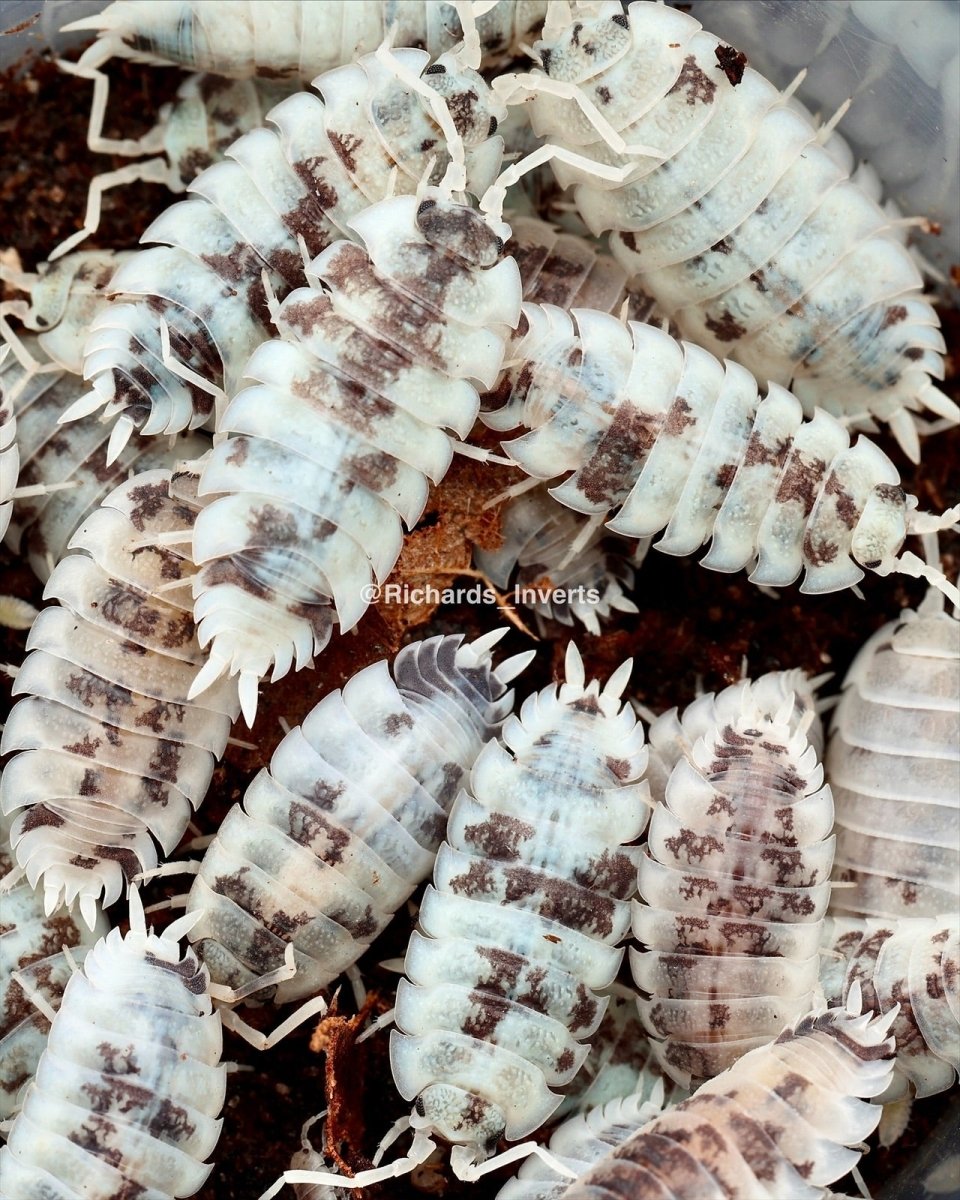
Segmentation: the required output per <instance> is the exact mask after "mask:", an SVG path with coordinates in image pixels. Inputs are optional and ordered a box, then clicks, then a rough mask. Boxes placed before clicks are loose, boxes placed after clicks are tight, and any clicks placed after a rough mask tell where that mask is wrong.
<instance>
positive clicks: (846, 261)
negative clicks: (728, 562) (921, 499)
mask: <svg viewBox="0 0 960 1200" xmlns="http://www.w3.org/2000/svg"><path fill="white" fill-rule="evenodd" d="M724 49H725V48H724V46H723V43H722V42H721V41H720V40H719V39H718V38H716V37H715V36H714V35H712V34H709V33H707V32H706V31H705V30H703V29H701V27H700V24H699V22H697V21H696V20H694V19H693V18H692V17H691V16H689V15H688V14H687V13H684V12H680V11H678V10H676V9H674V8H670V7H666V6H664V5H660V4H654V3H645V2H642V0H637V2H636V3H633V4H631V5H630V7H629V9H628V11H627V13H624V11H623V8H622V6H621V4H620V3H619V2H618V0H609V2H607V3H604V4H601V5H599V6H597V7H596V8H595V9H594V11H593V12H588V13H583V14H575V15H574V14H571V13H570V11H569V9H566V10H562V9H560V8H558V9H557V10H556V15H555V17H554V19H553V20H552V21H548V25H547V28H546V29H545V40H544V41H542V42H538V43H537V45H536V51H537V53H538V54H539V55H540V59H541V63H542V70H540V71H535V72H533V73H532V74H531V75H529V76H525V77H520V79H519V80H515V81H514V83H513V84H512V85H511V84H509V83H507V85H506V90H507V93H508V94H509V92H510V91H511V90H515V89H516V88H517V87H520V88H522V89H523V90H525V91H532V92H533V93H534V100H533V103H532V105H531V121H532V123H533V126H534V129H535V131H536V132H537V133H538V134H539V135H542V136H545V137H546V138H547V140H548V142H549V143H550V144H551V145H553V146H556V147H557V148H558V154H557V157H556V159H555V161H554V170H555V173H556V175H557V178H558V181H559V183H560V184H561V186H564V187H565V186H567V185H569V184H576V187H575V190H574V199H575V202H576V204H577V207H578V210H579V212H580V214H581V216H582V217H583V219H584V220H585V221H586V223H587V225H588V226H589V227H590V229H591V230H592V231H593V232H594V233H600V232H602V231H603V230H607V229H612V230H614V231H616V232H615V233H614V235H613V237H612V239H611V249H612V250H613V253H614V255H615V256H616V257H617V258H618V259H619V261H620V262H621V263H622V264H623V265H624V267H625V268H626V269H627V271H628V272H630V273H631V274H634V273H637V274H638V275H639V278H640V280H641V282H642V286H643V288H644V289H645V290H646V291H648V292H649V293H650V294H651V295H653V296H654V297H655V299H656V300H657V303H658V304H659V305H660V306H661V308H662V309H663V310H664V311H665V312H666V313H667V314H668V315H669V316H670V317H671V318H672V319H673V320H674V321H676V323H677V325H678V326H679V327H680V329H681V331H682V333H683V336H684V337H687V338H689V339H691V340H692V341H694V342H696V343H697V344H698V345H701V346H703V347H705V348H706V349H708V350H710V351H712V352H713V353H715V354H723V355H726V356H729V357H731V358H733V359H735V360H736V361H738V362H740V363H742V364H743V365H744V366H745V367H746V368H748V369H749V370H750V371H751V372H753V374H754V375H756V376H757V377H758V378H759V379H760V380H763V381H766V380H770V381H772V382H774V383H777V384H780V385H782V386H788V387H790V388H791V389H792V390H793V391H794V393H795V394H796V395H797V397H798V398H799V399H800V401H801V403H802V404H803V406H804V408H805V410H806V412H807V415H810V414H811V413H812V411H813V408H814V406H819V407H820V408H824V409H827V410H828V411H830V412H832V413H833V414H834V415H836V416H838V417H843V418H845V419H847V420H849V421H851V422H852V423H853V424H855V425H856V424H860V425H862V426H864V427H867V428H869V426H870V421H871V418H877V419H879V420H882V421H885V422H889V424H890V426H891V429H892V431H893V432H894V433H895V434H896V436H897V437H898V439H899V440H900V442H901V444H902V445H903V447H904V449H905V450H906V452H907V453H908V454H909V455H910V456H911V457H912V458H914V459H917V458H918V457H919V438H918V431H920V432H922V431H924V430H925V429H926V422H925V420H924V419H923V417H922V416H921V415H920V414H921V413H924V411H925V410H929V411H930V412H932V413H934V414H935V415H936V416H938V417H941V418H944V419H946V420H947V421H948V422H950V423H954V424H955V423H956V422H957V421H958V419H960V409H958V407H957V405H956V404H955V403H954V402H953V401H952V400H950V399H949V398H948V397H947V396H946V395H945V394H944V393H943V392H942V391H940V390H939V389H938V388H937V387H935V386H934V385H933V383H932V382H931V376H932V378H933V379H942V378H943V374H944V366H943V358H942V354H943V351H944V348H945V346H944V341H943V338H942V336H941V333H940V329H939V320H938V318H937V314H936V312H935V311H934V309H933V307H932V305H931V304H930V303H928V302H927V300H925V299H924V298H923V296H922V295H921V288H922V278H921V275H920V272H919V270H918V269H917V266H916V264H915V263H914V261H913V259H912V258H911V255H910V254H909V252H908V251H907V249H906V248H905V246H904V244H903V239H902V236H901V234H900V230H899V228H898V221H897V219H896V218H895V217H892V216H891V215H890V214H888V213H887V212H885V211H884V210H883V209H882V208H880V207H879V205H878V204H877V203H876V201H875V200H874V199H873V198H872V197H871V196H870V195H869V194H868V190H865V189H864V188H863V187H861V186H859V184H858V183H857V182H855V181H854V180H851V179H850V178H849V172H848V170H847V169H846V167H845V165H844V164H843V162H842V160H841V158H840V156H838V155H837V154H836V153H831V151H830V149H829V148H827V147H825V146H824V145H823V144H822V143H823V142H824V141H825V140H826V139H827V138H828V136H829V127H825V128H824V129H823V130H818V129H817V128H816V126H815V125H814V124H813V122H812V121H811V120H810V118H809V116H808V115H807V114H806V113H805V112H804V111H803V110H802V109H801V108H800V107H799V106H795V105H793V104H792V103H791V102H790V93H789V91H788V92H787V93H781V92H779V91H778V90H777V89H776V88H775V87H774V86H773V85H772V84H771V83H769V82H768V81H767V80H766V79H764V78H763V76H762V75H760V74H759V73H758V72H757V71H754V70H753V69H752V68H750V67H747V68H746V69H745V70H744V71H743V72H742V74H741V73H740V72H736V73H735V74H734V75H732V76H728V75H727V74H726V73H725V72H724V70H723V69H722V62H718V55H722V54H723V51H724ZM542 157H543V152H541V158H540V159H538V160H537V161H540V160H542Z"/></svg>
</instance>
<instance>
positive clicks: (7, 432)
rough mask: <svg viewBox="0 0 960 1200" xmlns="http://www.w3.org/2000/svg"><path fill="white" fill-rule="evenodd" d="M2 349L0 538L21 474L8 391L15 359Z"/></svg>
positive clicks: (12, 409) (0, 380)
mask: <svg viewBox="0 0 960 1200" xmlns="http://www.w3.org/2000/svg"><path fill="white" fill-rule="evenodd" d="M4 351H5V348H4V349H3V350H0V538H3V537H4V536H5V535H6V532H7V528H8V526H9V524H10V514H11V513H12V512H13V493H14V491H15V490H16V486H17V478H18V476H19V474H20V450H19V447H18V446H17V414H16V413H15V412H14V408H13V399H12V397H11V396H10V394H9V380H10V379H11V378H12V374H11V369H12V361H11V359H10V358H9V356H8V355H7V354H6V353H5V352H4Z"/></svg>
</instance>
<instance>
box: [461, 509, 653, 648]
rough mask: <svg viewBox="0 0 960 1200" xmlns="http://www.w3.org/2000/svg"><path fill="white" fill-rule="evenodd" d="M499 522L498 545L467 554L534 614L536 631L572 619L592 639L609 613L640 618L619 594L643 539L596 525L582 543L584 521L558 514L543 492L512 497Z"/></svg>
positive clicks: (641, 553)
mask: <svg viewBox="0 0 960 1200" xmlns="http://www.w3.org/2000/svg"><path fill="white" fill-rule="evenodd" d="M501 520H502V535H503V545H502V546H500V547H499V549H497V550H480V549H476V550H474V552H473V559H474V562H475V563H476V565H477V567H478V568H479V569H480V570H481V571H482V572H483V573H484V575H486V577H487V578H488V579H489V580H490V581H491V582H492V583H494V584H496V586H497V587H499V588H501V589H503V588H506V587H507V585H508V584H509V583H511V581H512V584H513V591H512V594H511V599H512V600H514V601H515V602H517V603H519V604H522V605H524V606H525V607H526V608H529V609H531V610H532V611H533V613H534V614H535V616H536V618H537V623H538V625H539V626H540V629H541V631H543V628H544V622H545V621H549V620H554V621H559V622H560V623H561V624H562V625H572V624H573V623H574V620H575V619H576V620H578V621H580V622H581V623H582V624H583V625H584V627H585V628H586V629H588V630H589V631H590V633H593V634H599V633H600V622H601V621H602V620H605V619H606V618H607V617H609V616H610V615H611V613H612V612H614V611H617V612H628V613H635V612H639V609H638V608H637V606H636V604H634V602H633V601H632V600H631V599H629V597H628V596H627V595H626V594H625V593H626V592H627V591H629V589H630V588H632V587H633V581H634V574H633V568H634V567H635V566H638V565H639V564H640V563H641V562H642V561H643V558H644V555H645V554H646V551H647V547H648V545H649V542H648V541H643V542H640V543H639V544H638V545H637V546H636V547H634V546H632V545H631V543H630V542H629V541H628V540H627V539H626V538H618V537H615V536H612V535H610V534H607V532H606V530H604V529H602V528H600V529H598V528H596V527H595V526H590V527H589V528H586V533H587V534H588V535H589V536H588V538H587V539H586V541H584V540H583V538H582V537H581V535H582V534H583V532H584V531H585V526H587V524H588V522H587V518H585V517H581V516H580V515H579V514H578V513H573V512H571V511H570V509H568V508H561V506H560V505H559V504H557V503H556V501H554V500H553V499H552V498H551V497H550V495H549V494H548V492H547V490H546V488H545V487H544V488H538V489H537V490H536V491H534V492H528V493H526V494H524V495H522V496H516V497H515V498H513V499H512V500H511V501H510V502H509V504H508V505H507V506H506V509H505V511H504V513H503V515H502V518H501ZM571 547H573V548H574V549H575V553H573V554H571Z"/></svg>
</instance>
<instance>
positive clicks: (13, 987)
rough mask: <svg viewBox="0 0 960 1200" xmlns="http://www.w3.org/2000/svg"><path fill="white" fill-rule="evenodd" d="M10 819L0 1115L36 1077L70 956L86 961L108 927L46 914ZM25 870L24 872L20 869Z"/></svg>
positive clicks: (0, 990) (5, 851) (2, 826)
mask: <svg viewBox="0 0 960 1200" xmlns="http://www.w3.org/2000/svg"><path fill="white" fill-rule="evenodd" d="M9 825H10V822H9V819H8V818H5V817H3V816H2V815H0V873H2V879H0V888H2V891H0V908H2V911H3V916H2V919H0V1120H4V1121H6V1120H7V1119H8V1118H9V1117H11V1116H12V1115H13V1113H14V1112H15V1111H16V1107H17V1100H18V1095H19V1093H20V1092H21V1091H22V1089H23V1086H24V1084H26V1083H27V1082H28V1080H30V1079H32V1078H33V1074H34V1072H35V1071H36V1069H37V1063H38V1062H39V1061H40V1055H41V1054H42V1053H43V1048H44V1046H45V1045H46V1043H47V1033H48V1031H49V1029H50V1019H49V1018H50V1014H51V1013H52V1012H55V1011H56V1009H57V1008H59V1007H60V997H61V996H62V994H63V988H64V985H65V984H66V981H67V979H69V977H70V973H71V966H70V960H69V959H68V958H67V956H66V955H65V954H64V953H63V948H64V946H68V947H70V948H71V949H72V958H73V960H74V961H77V962H82V961H83V956H84V955H85V954H86V952H87V949H88V947H89V946H90V945H92V944H93V943H94V942H95V941H96V940H97V939H98V938H100V937H102V936H103V935H104V934H105V933H106V932H107V929H108V925H107V922H106V921H105V920H104V919H103V917H102V916H98V918H97V920H96V922H95V924H94V928H93V930H92V931H91V930H88V929H87V927H86V926H85V925H83V924H81V923H79V922H77V921H75V920H74V919H73V917H71V916H69V915H68V914H67V913H65V912H62V911H60V912H56V913H52V914H49V915H46V914H45V913H44V911H43V897H42V896H40V895H38V893H37V892H35V891H34V890H33V888H32V887H30V885H29V884H28V883H27V882H26V881H25V880H20V882H16V875H14V874H13V872H15V871H16V870H17V868H16V866H15V864H14V860H13V857H12V852H11V851H10V845H9V842H10V837H9ZM21 874H22V873H21Z"/></svg>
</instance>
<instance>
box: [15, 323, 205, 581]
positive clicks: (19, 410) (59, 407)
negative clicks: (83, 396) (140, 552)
mask: <svg viewBox="0 0 960 1200" xmlns="http://www.w3.org/2000/svg"><path fill="white" fill-rule="evenodd" d="M24 342H25V344H26V346H27V348H28V352H30V353H36V352H37V350H38V348H37V346H36V342H35V339H32V338H31V339H24ZM0 372H2V373H0V406H2V407H3V408H4V410H5V409H6V408H7V406H8V405H9V407H10V408H11V409H12V411H13V414H14V417H15V420H16V430H17V441H16V449H17V454H18V459H19V480H20V485H19V486H18V487H17V489H16V491H15V492H14V493H13V494H12V499H13V507H12V512H11V514H10V518H9V527H8V529H7V531H6V534H5V538H4V540H5V543H6V545H7V546H8V547H9V548H10V549H11V550H12V551H13V553H14V554H19V555H20V556H21V557H22V558H23V559H25V560H26V562H27V563H29V565H30V567H31V568H32V569H33V572H34V574H35V575H36V576H37V578H38V579H40V580H41V581H42V582H44V583H45V582H46V581H47V579H48V578H49V577H50V573H51V571H52V570H53V568H54V566H55V565H56V564H57V563H58V562H59V561H60V559H61V558H62V557H63V556H64V554H65V553H66V551H67V546H68V544H69V542H70V539H71V538H72V537H73V535H74V533H75V532H76V530H77V527H78V526H79V524H80V522H81V521H82V520H83V518H84V517H85V516H87V515H88V513H90V512H91V511H93V510H94V509H95V508H96V507H97V505H98V504H100V502H101V501H102V500H103V499H104V497H105V496H106V495H107V493H108V492H110V491H112V489H113V488H115V487H116V486H117V485H118V484H119V483H120V482H121V481H122V480H124V479H126V478H128V477H129V476H130V475H131V474H132V473H134V472H136V471H149V470H155V469H159V468H172V467H173V466H174V465H175V464H176V462H177V461H178V459H179V458H180V457H182V456H183V455H187V456H190V457H195V456H199V455H200V454H202V453H203V452H204V451H205V450H206V449H207V448H208V446H209V442H208V441H207V440H206V439H204V438H203V437H202V436H201V435H199V434H191V435H190V436H188V437H186V438H181V439H178V440H177V441H176V442H175V443H174V444H173V445H171V444H169V441H168V439H166V438H142V437H133V438H131V439H130V441H129V442H127V444H126V445H125V446H124V448H123V450H122V451H121V452H120V454H119V455H118V456H117V457H116V459H114V461H113V462H110V463H108V462H107V448H108V445H109V441H110V430H109V428H108V427H107V426H106V425H102V424H99V423H97V422H93V421H81V422H71V423H69V424H66V425H61V424H60V423H59V421H60V418H61V417H62V416H63V414H64V412H65V411H66V409H67V408H68V407H69V406H70V404H72V403H73V402H74V401H75V400H76V398H77V393H78V392H80V391H81V390H82V381H81V380H80V377H79V376H78V375H72V374H70V373H69V372H67V371H61V370H57V371H53V372H46V371H37V372H25V371H24V369H23V368H22V367H21V366H20V364H19V363H18V362H17V361H16V360H12V365H10V366H9V368H8V369H7V370H2V368H0ZM2 428H3V427H2V426H0V429H2ZM0 440H2V433H0ZM0 469H2V468H0Z"/></svg>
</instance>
